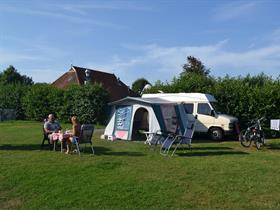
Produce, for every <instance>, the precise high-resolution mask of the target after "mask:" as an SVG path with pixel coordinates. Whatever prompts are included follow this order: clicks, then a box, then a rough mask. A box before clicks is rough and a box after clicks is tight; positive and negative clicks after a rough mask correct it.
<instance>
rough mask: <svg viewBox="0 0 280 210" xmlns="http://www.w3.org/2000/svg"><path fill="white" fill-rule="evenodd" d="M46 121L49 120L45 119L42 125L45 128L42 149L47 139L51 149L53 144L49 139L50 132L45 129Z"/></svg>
mask: <svg viewBox="0 0 280 210" xmlns="http://www.w3.org/2000/svg"><path fill="white" fill-rule="evenodd" d="M46 121H47V120H46V119H44V122H43V127H42V129H43V140H42V143H41V149H42V148H43V147H44V145H45V141H47V142H48V146H49V148H50V150H51V148H52V145H51V142H50V139H49V137H48V134H47V133H46V132H45V129H44V124H45V122H46Z"/></svg>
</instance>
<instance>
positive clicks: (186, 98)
mask: <svg viewBox="0 0 280 210" xmlns="http://www.w3.org/2000/svg"><path fill="white" fill-rule="evenodd" d="M142 98H161V99H164V100H167V101H170V102H216V101H217V100H216V99H215V97H214V96H212V95H210V94H205V93H155V94H143V95H142Z"/></svg>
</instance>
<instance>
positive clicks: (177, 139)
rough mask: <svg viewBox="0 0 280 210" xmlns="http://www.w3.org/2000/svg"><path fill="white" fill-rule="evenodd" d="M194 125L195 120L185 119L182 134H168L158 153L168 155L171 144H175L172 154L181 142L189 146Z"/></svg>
mask: <svg viewBox="0 0 280 210" xmlns="http://www.w3.org/2000/svg"><path fill="white" fill-rule="evenodd" d="M194 127H195V120H188V121H187V127H186V128H185V131H184V135H169V136H168V137H167V138H166V139H165V140H164V142H163V144H162V146H161V149H160V154H161V155H165V156H166V155H168V153H169V151H170V149H171V147H172V145H173V144H176V143H177V145H176V147H175V149H174V151H173V152H172V155H171V156H173V155H174V153H175V151H176V150H177V147H178V146H179V145H182V144H187V145H188V146H189V148H190V146H191V141H192V137H193V133H194Z"/></svg>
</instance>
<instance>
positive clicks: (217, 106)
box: [210, 102, 222, 114]
mask: <svg viewBox="0 0 280 210" xmlns="http://www.w3.org/2000/svg"><path fill="white" fill-rule="evenodd" d="M210 104H211V106H212V108H213V109H214V110H215V112H216V113H217V114H221V113H222V108H221V107H220V106H219V104H218V103H217V102H211V103H210Z"/></svg>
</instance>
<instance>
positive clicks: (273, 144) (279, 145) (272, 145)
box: [266, 143, 280, 150]
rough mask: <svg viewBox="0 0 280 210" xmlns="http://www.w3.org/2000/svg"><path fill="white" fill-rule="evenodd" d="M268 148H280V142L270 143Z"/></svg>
mask: <svg viewBox="0 0 280 210" xmlns="http://www.w3.org/2000/svg"><path fill="white" fill-rule="evenodd" d="M266 148H267V149H271V150H280V144H278V143H272V144H268V145H267V146H266Z"/></svg>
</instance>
